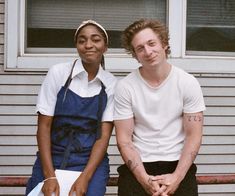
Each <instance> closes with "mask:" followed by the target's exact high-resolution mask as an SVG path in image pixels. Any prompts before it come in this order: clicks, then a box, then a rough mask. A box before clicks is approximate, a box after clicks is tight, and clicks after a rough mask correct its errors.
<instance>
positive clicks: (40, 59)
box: [4, 0, 235, 73]
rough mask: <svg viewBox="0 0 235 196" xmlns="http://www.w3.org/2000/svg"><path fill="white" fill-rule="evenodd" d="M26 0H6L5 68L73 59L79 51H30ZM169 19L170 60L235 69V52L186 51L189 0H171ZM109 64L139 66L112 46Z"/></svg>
mask: <svg viewBox="0 0 235 196" xmlns="http://www.w3.org/2000/svg"><path fill="white" fill-rule="evenodd" d="M25 1H26V0H21V1H15V0H8V1H6V2H5V54H4V69H5V70H7V71H21V70H22V71H45V70H48V68H49V67H50V66H51V65H53V64H56V63H61V62H66V61H72V60H73V59H75V58H77V54H76V53H65V54H53V53H47V54H43V53H41V54H27V53H25V52H24V41H25V35H24V33H25V19H24V18H25ZM167 7H168V10H167V13H168V16H167V21H168V27H169V33H170V47H171V55H170V56H169V62H170V63H171V64H173V65H175V66H178V67H181V68H183V69H185V70H186V71H189V72H198V73H213V72H215V73H235V66H233V64H235V63H234V62H235V56H200V55H198V56H195V55H186V11H187V10H186V8H187V0H179V1H175V0H168V1H167ZM13 32H14V33H13ZM105 59H106V68H107V69H108V70H110V71H119V72H122V71H123V72H126V71H130V70H132V69H134V68H136V67H138V66H139V64H138V63H137V61H136V60H135V59H133V58H132V57H131V56H130V55H127V54H126V53H125V52H124V50H122V49H120V50H118V51H116V50H113V51H112V49H109V50H108V52H107V53H106V54H105Z"/></svg>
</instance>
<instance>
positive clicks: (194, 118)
mask: <svg viewBox="0 0 235 196" xmlns="http://www.w3.org/2000/svg"><path fill="white" fill-rule="evenodd" d="M187 119H188V121H194V122H201V121H202V116H201V115H190V116H187Z"/></svg>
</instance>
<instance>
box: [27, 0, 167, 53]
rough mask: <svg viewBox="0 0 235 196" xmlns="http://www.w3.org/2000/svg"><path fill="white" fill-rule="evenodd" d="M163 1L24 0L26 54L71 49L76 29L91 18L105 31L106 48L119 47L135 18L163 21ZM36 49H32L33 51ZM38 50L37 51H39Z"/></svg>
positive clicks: (164, 2) (164, 18)
mask: <svg viewBox="0 0 235 196" xmlns="http://www.w3.org/2000/svg"><path fill="white" fill-rule="evenodd" d="M166 2H167V1H165V0H148V1H145V0H135V1H133V0H117V1H110V0H99V1H97V0H86V1H83V0H40V1H36V0H28V1H27V4H26V6H27V9H26V10H27V20H26V21H27V24H26V26H27V27H26V31H27V33H26V34H27V35H26V47H25V48H26V52H30V51H31V52H32V51H50V52H51V51H56V50H55V49H56V48H57V49H59V50H57V51H62V52H64V51H65V48H74V43H73V35H74V32H75V30H76V28H77V26H78V25H79V24H80V23H81V22H82V21H83V20H87V19H94V20H96V21H97V22H99V23H100V24H102V25H103V26H104V27H105V29H106V30H107V31H108V34H109V38H110V44H109V48H121V45H120V33H121V31H122V30H123V29H124V28H125V27H126V26H127V25H129V24H130V23H131V22H133V21H134V20H137V19H139V18H145V17H148V18H158V19H159V20H161V21H162V22H166ZM35 49H36V50H35ZM39 49H40V50H39Z"/></svg>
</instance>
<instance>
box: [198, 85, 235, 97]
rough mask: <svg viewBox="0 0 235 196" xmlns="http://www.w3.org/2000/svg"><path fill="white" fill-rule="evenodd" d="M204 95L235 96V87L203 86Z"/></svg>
mask: <svg viewBox="0 0 235 196" xmlns="http://www.w3.org/2000/svg"><path fill="white" fill-rule="evenodd" d="M202 93H203V95H204V96H207V97H208V96H221V95H223V96H233V97H234V96H235V87H220V88H219V87H213V88H212V87H203V88H202Z"/></svg>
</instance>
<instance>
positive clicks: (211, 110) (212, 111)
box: [204, 106, 235, 116]
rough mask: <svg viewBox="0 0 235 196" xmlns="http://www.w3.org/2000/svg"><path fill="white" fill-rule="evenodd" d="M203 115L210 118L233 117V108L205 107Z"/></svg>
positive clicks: (234, 107) (234, 114) (234, 109)
mask: <svg viewBox="0 0 235 196" xmlns="http://www.w3.org/2000/svg"><path fill="white" fill-rule="evenodd" d="M204 115H210V116H235V106H229V107H219V106H213V107H211V106H207V108H206V111H205V112H204Z"/></svg>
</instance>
